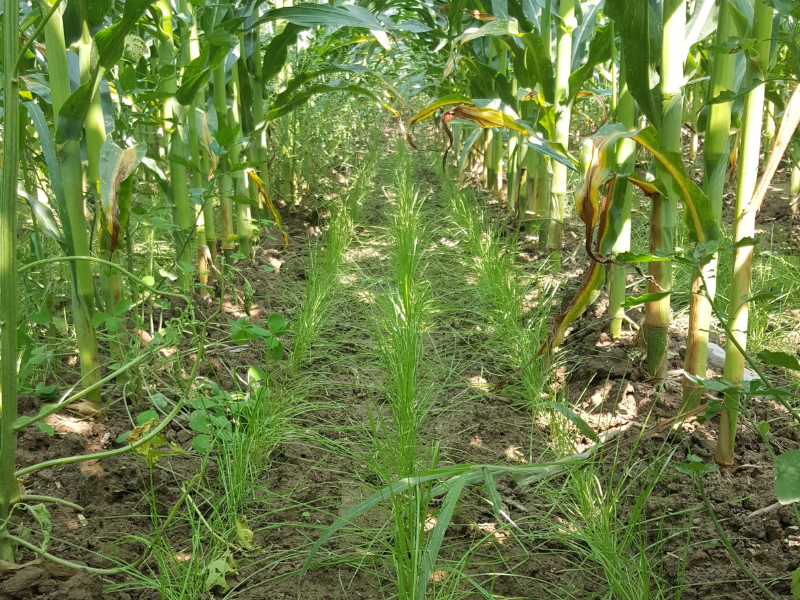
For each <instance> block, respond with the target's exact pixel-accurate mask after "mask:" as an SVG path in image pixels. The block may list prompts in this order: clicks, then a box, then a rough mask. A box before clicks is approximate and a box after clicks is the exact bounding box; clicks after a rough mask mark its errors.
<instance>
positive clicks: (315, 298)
mask: <svg viewBox="0 0 800 600" xmlns="http://www.w3.org/2000/svg"><path fill="white" fill-rule="evenodd" d="M376 156H377V155H376V153H375V151H374V150H373V151H372V152H371V153H370V154H369V156H368V157H367V159H366V161H365V163H364V165H363V166H362V168H361V170H360V171H359V173H358V175H357V177H356V181H355V183H354V184H353V186H352V187H351V189H350V190H349V192H348V193H347V194H346V195H345V196H344V198H343V199H342V201H341V203H339V204H338V205H332V206H331V208H330V210H331V218H330V222H329V225H328V230H327V232H326V234H325V236H324V239H323V240H322V242H320V243H311V246H310V250H309V265H308V269H307V271H306V289H305V299H304V301H303V306H302V308H301V309H300V313H299V315H298V318H297V320H296V324H295V329H294V337H293V343H292V354H291V357H290V361H291V368H292V370H293V371H294V372H295V373H296V372H297V371H298V370H299V369H300V368H301V367H302V366H303V365H304V364H305V363H306V362H307V360H308V353H309V351H310V350H311V346H312V345H313V344H314V343H315V342H316V340H317V339H318V338H319V335H320V332H321V331H322V330H323V329H324V327H325V325H326V324H328V323H329V321H330V316H331V314H332V312H333V309H334V308H335V305H336V302H335V297H336V291H337V289H338V287H339V279H340V276H341V273H342V267H343V259H344V256H345V253H346V252H347V249H348V247H349V246H350V243H351V241H352V239H353V234H354V231H355V224H356V222H357V221H358V219H359V218H360V213H361V205H362V204H363V202H364V197H365V195H366V193H367V191H368V189H369V185H370V182H371V179H372V175H373V171H374V166H375V158H376Z"/></svg>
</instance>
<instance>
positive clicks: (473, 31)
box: [454, 19, 519, 44]
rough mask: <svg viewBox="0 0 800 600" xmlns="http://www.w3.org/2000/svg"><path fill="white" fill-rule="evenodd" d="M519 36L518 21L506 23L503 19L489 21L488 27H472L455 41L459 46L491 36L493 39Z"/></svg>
mask: <svg viewBox="0 0 800 600" xmlns="http://www.w3.org/2000/svg"><path fill="white" fill-rule="evenodd" d="M518 34H519V25H518V24H517V22H516V21H505V20H503V19H497V20H495V21H489V22H488V23H486V25H483V26H481V27H470V28H469V29H467V30H466V31H464V33H462V34H461V35H460V36H458V37H457V38H456V39H455V40H454V41H455V43H457V44H465V43H467V42H469V41H471V40H476V39H478V38H481V37H484V36H487V35H490V36H493V37H498V36H502V35H518Z"/></svg>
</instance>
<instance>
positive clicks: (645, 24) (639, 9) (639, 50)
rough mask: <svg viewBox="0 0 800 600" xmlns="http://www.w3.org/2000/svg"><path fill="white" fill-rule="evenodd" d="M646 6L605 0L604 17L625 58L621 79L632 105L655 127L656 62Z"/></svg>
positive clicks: (633, 1)
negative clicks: (613, 27)
mask: <svg viewBox="0 0 800 600" xmlns="http://www.w3.org/2000/svg"><path fill="white" fill-rule="evenodd" d="M650 11H651V9H650V3H649V2H643V1H642V0H606V3H605V9H604V12H605V14H606V15H607V16H608V17H610V18H611V19H613V20H614V22H615V23H616V25H617V27H616V29H617V32H618V33H619V36H620V39H621V40H622V51H623V53H624V54H625V76H626V81H627V82H628V88H629V89H630V91H631V95H632V96H633V98H634V100H636V104H638V105H639V108H641V110H642V112H644V114H645V115H646V116H647V120H648V122H649V123H652V124H653V125H655V126H656V127H659V126H660V124H661V92H660V87H659V77H658V72H657V65H658V58H657V56H655V54H654V53H653V52H652V49H651V47H650V16H651V12H650Z"/></svg>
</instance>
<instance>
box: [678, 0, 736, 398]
mask: <svg viewBox="0 0 800 600" xmlns="http://www.w3.org/2000/svg"><path fill="white" fill-rule="evenodd" d="M735 35H736V25H735V23H734V21H733V16H732V15H731V6H730V4H729V2H728V0H723V1H722V3H721V5H720V10H719V21H718V25H717V33H716V42H717V43H718V44H721V43H724V42H726V41H727V40H728V39H729V38H731V37H733V36H735ZM735 58H736V57H735V55H733V54H725V53H718V54H715V55H714V62H713V65H712V67H711V81H710V82H709V87H708V97H709V100H711V99H714V98H716V97H717V96H719V95H720V94H721V93H723V92H726V91H729V90H732V89H733V84H734V68H735V63H736V60H735ZM731 106H732V105H731V103H730V102H720V103H713V104H710V105H709V106H708V117H707V123H706V136H705V140H704V142H703V170H704V173H705V176H704V178H703V188H704V191H705V193H706V195H707V196H708V198H709V200H710V202H711V210H712V211H713V213H714V219H715V220H716V222H717V224H720V223H721V221H722V195H723V191H724V188H725V172H726V170H727V167H728V155H729V144H730V142H729V140H730V129H731ZM717 263H718V261H717V257H716V255H715V256H714V257H712V258H711V260H710V261H709V262H708V263H706V264H705V265H704V266H703V269H702V271H701V272H700V271H698V272H696V273H695V274H694V280H693V282H692V294H691V298H690V305H689V331H688V333H687V336H686V357H685V360H684V366H683V369H684V372H685V373H689V374H691V375H695V376H697V377H705V374H706V366H707V362H708V332H709V328H710V327H711V304H710V303H709V301H708V297H710V298H714V297H715V295H716V290H717ZM703 288H705V290H704V289H703ZM682 386H683V405H684V408H685V409H692V408H695V407H697V406H698V405H699V403H700V398H701V396H702V392H703V388H702V386H700V385H698V384H697V383H695V382H694V381H692V380H691V379H690V378H688V377H686V376H684V377H683V378H682Z"/></svg>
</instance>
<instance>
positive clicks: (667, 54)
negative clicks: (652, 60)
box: [644, 0, 686, 379]
mask: <svg viewBox="0 0 800 600" xmlns="http://www.w3.org/2000/svg"><path fill="white" fill-rule="evenodd" d="M663 11H664V13H663V39H662V53H661V94H662V115H663V117H662V121H661V132H660V133H661V140H662V142H663V143H664V147H665V148H666V149H667V150H668V151H670V152H680V151H681V126H682V124H683V93H682V91H681V86H682V85H683V62H684V60H685V58H686V52H685V50H684V45H685V43H686V41H685V35H686V33H685V30H686V0H665V1H664V8H663ZM656 172H657V173H658V174H659V177H660V178H661V179H662V180H663V181H664V182H665V183H666V184H667V186H668V190H669V194H668V195H667V196H666V197H665V196H663V195H661V194H659V195H657V196H654V197H653V209H652V214H651V217H650V252H651V253H655V252H663V253H665V254H672V250H673V247H674V236H675V204H676V202H675V193H674V191H673V190H672V187H671V184H672V180H671V178H670V177H669V175H668V174H667V173H666V172H665V171H664V170H663V169H662V168H661V166H660V164H659V165H656ZM650 275H651V276H652V277H653V281H650V282H649V283H648V291H649V292H665V291H671V289H672V263H671V262H670V261H666V262H654V263H650ZM669 322H670V296H666V297H665V298H662V299H661V300H656V301H655V302H648V303H647V304H646V305H645V332H644V334H645V341H646V342H647V372H648V374H649V375H650V376H651V377H654V378H656V379H664V378H665V377H666V375H667V345H668V336H669Z"/></svg>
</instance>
